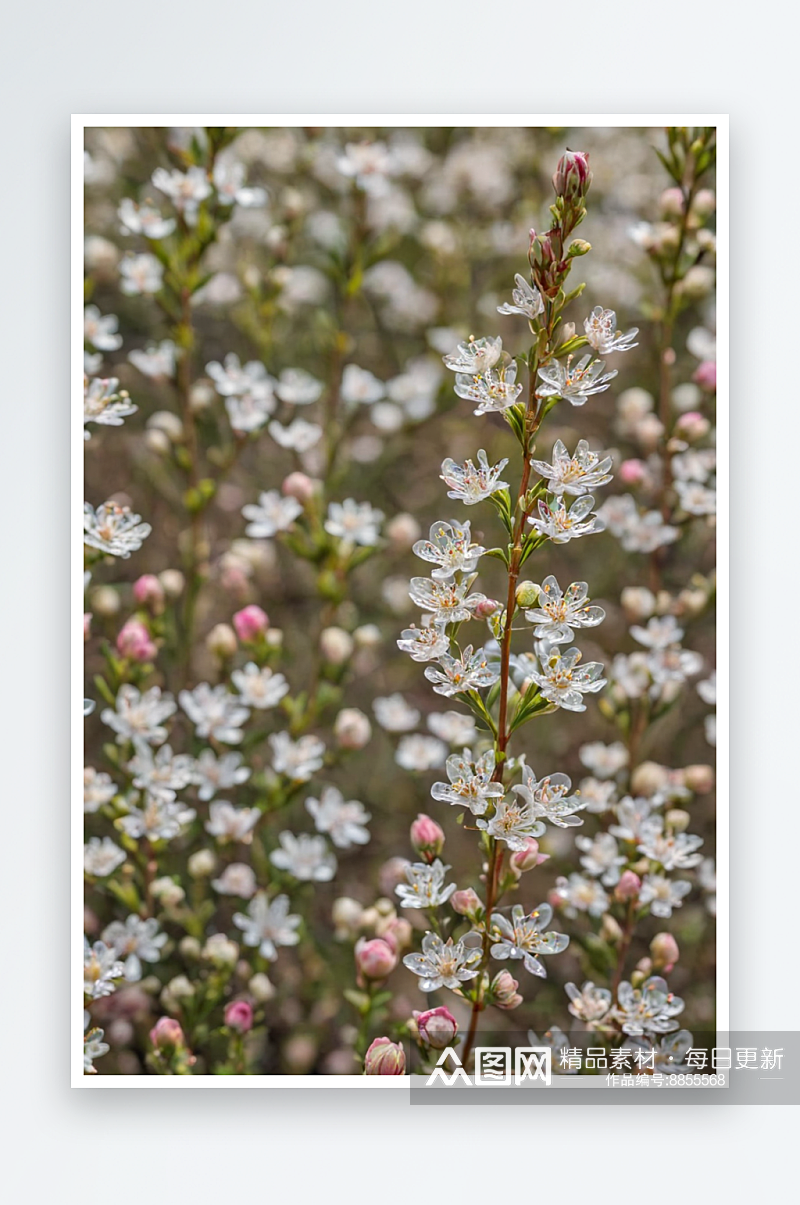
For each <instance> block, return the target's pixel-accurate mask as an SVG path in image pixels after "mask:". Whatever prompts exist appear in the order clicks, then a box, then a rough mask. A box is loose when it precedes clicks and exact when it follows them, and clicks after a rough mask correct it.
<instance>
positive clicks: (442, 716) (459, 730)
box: [427, 711, 478, 749]
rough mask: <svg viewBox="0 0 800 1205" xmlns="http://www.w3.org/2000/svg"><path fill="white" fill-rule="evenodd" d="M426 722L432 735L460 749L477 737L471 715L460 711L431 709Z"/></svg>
mask: <svg viewBox="0 0 800 1205" xmlns="http://www.w3.org/2000/svg"><path fill="white" fill-rule="evenodd" d="M427 724H428V728H429V729H430V730H431V732H432V733H433V735H434V736H438V737H439V739H440V740H443V741H445V742H446V743H447V744H448V745H455V746H456V747H457V748H460V749H463V748H464V746H465V745H469V744H471V743H472V741H474V740H477V738H478V730H477V728H476V727H475V724H474V722H473V719H472V716H470V715H466V714H465V713H464V712H461V711H433V712H431V714H430V715H429V716H428V718H427Z"/></svg>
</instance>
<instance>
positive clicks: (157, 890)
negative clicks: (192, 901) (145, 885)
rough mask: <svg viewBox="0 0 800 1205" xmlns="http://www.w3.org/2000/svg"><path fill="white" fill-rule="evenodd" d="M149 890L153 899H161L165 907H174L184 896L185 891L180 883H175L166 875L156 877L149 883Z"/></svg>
mask: <svg viewBox="0 0 800 1205" xmlns="http://www.w3.org/2000/svg"><path fill="white" fill-rule="evenodd" d="M150 891H151V894H152V895H153V897H154V898H155V899H157V900H161V903H162V904H163V905H164V907H165V908H176V907H177V906H178V904H180V903H182V901H183V900H184V899H185V898H186V892H185V891H184V890H183V888H182V887H181V885H180V883H176V882H175V881H174V880H173V879H170V878H169V877H168V876H164V878H161V879H156V880H155V881H154V882H153V883H152V884H151V887H150Z"/></svg>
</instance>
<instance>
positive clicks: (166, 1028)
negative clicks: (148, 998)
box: [150, 1017, 184, 1050]
mask: <svg viewBox="0 0 800 1205" xmlns="http://www.w3.org/2000/svg"><path fill="white" fill-rule="evenodd" d="M150 1041H151V1042H152V1043H153V1045H154V1046H155V1048H156V1050H172V1049H174V1048H175V1047H176V1046H182V1045H183V1043H184V1037H183V1030H182V1029H181V1027H180V1025H179V1024H178V1022H177V1021H176V1020H175V1018H174V1017H159V1019H158V1020H157V1021H156V1023H155V1025H154V1026H153V1028H152V1029H151V1030H150Z"/></svg>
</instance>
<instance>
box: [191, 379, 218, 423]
mask: <svg viewBox="0 0 800 1205" xmlns="http://www.w3.org/2000/svg"><path fill="white" fill-rule="evenodd" d="M216 400H217V391H216V389H215V388H214V386H213V385H212V384H211V382H210V381H207V380H205V379H201V380H199V381H195V382H194V384H193V385H192V387H191V389H190V390H189V408H190V409H191V410H192V412H193V413H194V414H198V413H200V411H202V410H208V408H209V406H213V404H214V402H215V401H216Z"/></svg>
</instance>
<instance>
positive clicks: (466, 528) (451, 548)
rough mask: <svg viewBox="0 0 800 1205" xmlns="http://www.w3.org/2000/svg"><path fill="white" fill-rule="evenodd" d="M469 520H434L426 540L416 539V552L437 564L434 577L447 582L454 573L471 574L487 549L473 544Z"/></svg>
mask: <svg viewBox="0 0 800 1205" xmlns="http://www.w3.org/2000/svg"><path fill="white" fill-rule="evenodd" d="M471 541H472V536H471V532H470V525H469V522H467V523H463V524H461V523H445V522H444V521H440V522H438V523H434V524H433V526H432V527H431V529H430V534H429V538H428V539H427V540H417V542H416V544H415V545H414V552H415V553H416V555H417V556H418V557H420V559H421V560H423V561H430V562H431V564H434V565H437V566H438V568H437V569H434V570H433V572H432V574H431V576H432V577H434V578H436V579H437V580H439V581H444V580H446V579H447V578H449V577H451V576H452V575H453V574H454V573H457V572H460V573H471V572H472V571H473V570H474V569H475V567H476V565H477V564H478V558H479V557H481V556H482V555H483V553H484V552H485V551H486V549H485V548H483V547H482V546H481V545H480V544H473V543H472V542H471Z"/></svg>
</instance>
